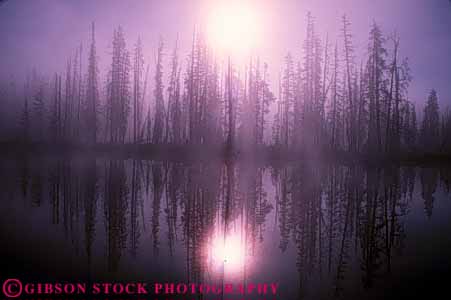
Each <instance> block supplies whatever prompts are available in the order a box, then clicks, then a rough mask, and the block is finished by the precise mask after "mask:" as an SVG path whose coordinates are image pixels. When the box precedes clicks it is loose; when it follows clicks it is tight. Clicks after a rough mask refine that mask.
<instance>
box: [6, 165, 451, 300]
mask: <svg viewBox="0 0 451 300" xmlns="http://www.w3.org/2000/svg"><path fill="white" fill-rule="evenodd" d="M0 176H1V178H2V185H1V187H0V199H1V204H0V214H1V218H0V224H1V241H2V247H1V248H2V250H1V263H2V265H3V267H1V268H0V270H1V277H2V278H10V277H18V278H21V279H23V280H39V281H43V280H44V281H45V280H47V281H57V280H65V281H70V282H80V281H90V282H91V281H112V280H117V281H146V282H162V283H164V282H179V283H183V282H185V283H208V284H211V285H216V286H224V284H227V283H231V284H234V285H238V284H243V285H247V284H252V283H268V284H269V283H277V284H278V290H277V294H276V295H275V296H274V295H257V294H255V293H254V294H252V295H247V296H245V297H244V296H243V297H242V296H240V297H238V296H237V297H236V298H233V297H231V296H228V297H226V296H223V297H224V298H229V299H244V298H245V299H281V300H284V299H334V298H340V299H383V298H384V299H387V298H391V297H393V298H397V299H407V298H408V299H413V298H416V297H418V298H419V297H428V296H430V295H431V293H432V292H434V291H437V290H439V289H444V290H446V288H447V286H446V284H447V280H448V279H450V278H451V276H450V270H451V195H450V187H451V168H448V167H446V166H430V167H428V166H402V167H400V166H388V167H375V166H373V167H364V166H357V165H355V166H343V165H339V164H325V163H324V164H323V163H319V162H312V161H307V162H299V163H292V164H289V165H280V166H269V165H268V166H263V165H252V164H246V163H243V162H235V163H232V162H228V163H221V162H217V163H195V162H191V163H180V162H177V163H174V162H154V161H137V160H131V159H129V160H111V159H107V158H97V159H95V158H83V157H64V158H63V157H60V158H39V159H36V158H30V157H29V158H23V159H3V160H2V161H1V168H0ZM197 296H198V295H197ZM195 297H196V296H192V297H190V299H194V298H195ZM173 298H175V297H173ZM204 298H205V299H217V298H218V297H217V296H213V295H205V297H204Z"/></svg>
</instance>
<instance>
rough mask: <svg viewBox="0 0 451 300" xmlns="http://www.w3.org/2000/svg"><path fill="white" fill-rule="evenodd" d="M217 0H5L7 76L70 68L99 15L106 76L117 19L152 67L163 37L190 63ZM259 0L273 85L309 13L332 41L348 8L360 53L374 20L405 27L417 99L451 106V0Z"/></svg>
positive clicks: (2, 74)
mask: <svg viewBox="0 0 451 300" xmlns="http://www.w3.org/2000/svg"><path fill="white" fill-rule="evenodd" d="M212 2H213V3H214V1H207V0H201V1H195V0H178V1H176V0H165V1H157V0H149V1H112V0H109V1H106V0H78V1H69V0H67V1H65V0H33V1H29V0H8V1H6V2H5V3H3V4H1V5H0V37H1V39H0V49H1V50H0V53H1V55H0V66H1V68H0V78H2V79H5V78H8V77H9V76H11V75H12V76H14V77H15V78H19V79H21V78H23V76H24V74H25V73H26V72H27V70H30V69H31V68H32V67H36V68H37V69H38V70H42V71H43V72H44V73H49V74H52V73H53V72H61V71H63V70H64V67H65V63H66V61H67V58H68V54H69V53H74V49H75V47H76V46H77V45H79V44H80V42H83V44H84V48H85V49H86V46H87V45H88V41H89V30H90V22H91V21H95V22H96V30H97V44H98V48H97V49H98V55H99V57H100V59H101V61H100V66H101V70H100V71H101V76H102V80H103V78H104V75H105V68H106V65H107V64H108V63H109V61H110V56H109V53H110V49H109V48H108V47H109V44H110V41H111V37H112V33H113V29H114V27H116V26H117V25H122V26H123V28H124V31H125V34H126V38H127V43H128V46H129V48H131V47H132V46H133V44H134V43H135V41H136V39H137V37H138V36H140V37H141V39H142V40H143V43H144V46H145V59H146V63H147V62H150V63H151V66H152V65H153V63H154V54H155V48H156V44H157V41H158V37H159V35H161V36H163V38H164V40H165V41H166V45H167V47H169V49H166V53H167V56H168V55H169V53H170V51H172V46H173V44H174V41H175V39H176V36H177V34H178V35H179V40H180V43H181V47H182V58H183V60H184V61H185V58H186V55H187V54H188V51H186V49H188V47H189V45H190V40H191V35H192V30H193V28H194V26H195V24H199V23H200V22H201V20H202V19H203V18H204V11H205V8H206V7H207V5H206V3H208V4H209V5H214V4H212ZM254 2H255V3H254V5H256V7H258V11H259V14H260V19H261V20H262V26H261V27H262V28H261V30H262V32H263V34H264V38H263V40H262V42H261V44H260V45H259V50H258V52H257V54H258V55H260V57H261V58H262V59H263V60H264V61H266V62H268V64H269V70H270V73H271V80H272V81H273V85H275V84H274V83H275V81H276V80H277V76H278V73H279V71H280V69H281V67H282V65H281V64H282V61H283V57H284V56H285V54H286V53H287V51H290V52H291V53H292V54H293V55H294V56H295V57H297V58H299V57H300V55H301V51H302V41H303V40H304V31H305V22H306V18H305V15H306V13H307V11H311V12H312V14H313V16H314V17H315V19H316V23H317V28H318V31H319V33H320V34H321V35H322V36H323V37H325V35H326V32H328V33H329V36H330V38H332V39H335V38H336V37H337V34H338V33H339V28H340V27H339V26H340V17H341V15H342V14H343V13H346V14H347V15H348V16H349V17H350V20H351V22H352V32H353V35H354V37H355V39H354V43H355V45H356V49H357V53H358V54H364V53H365V51H366V46H367V38H368V32H369V26H370V25H371V23H372V22H373V20H375V21H376V22H378V23H379V24H380V25H381V26H382V28H383V30H384V32H385V33H392V32H394V31H395V30H396V31H397V32H398V34H399V36H400V37H401V49H400V50H401V55H402V56H407V57H408V58H409V60H410V66H411V70H412V74H413V82H412V84H411V88H410V98H411V100H413V101H414V102H416V103H423V102H424V100H425V99H426V96H427V94H428V91H429V90H430V89H431V88H435V89H436V90H437V91H438V94H439V98H440V104H441V105H442V106H445V105H448V104H451V59H450V53H451V3H450V2H449V1H448V0H378V1H375V0H293V1H289V0H284V1H276V0H260V1H254ZM390 46H391V45H388V47H390ZM84 54H86V52H85V53H84ZM167 56H166V57H167ZM85 63H86V60H85ZM274 92H275V93H276V94H277V91H274Z"/></svg>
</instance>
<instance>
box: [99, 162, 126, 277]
mask: <svg viewBox="0 0 451 300" xmlns="http://www.w3.org/2000/svg"><path fill="white" fill-rule="evenodd" d="M128 196H129V188H128V186H127V174H126V171H125V163H124V161H121V160H111V161H110V162H109V163H107V164H105V191H104V205H105V206H104V214H105V219H106V234H107V257H108V269H109V270H116V269H117V268H118V265H119V260H120V258H121V255H122V250H123V249H124V248H125V246H126V241H127V231H126V228H127V227H126V214H127V209H128Z"/></svg>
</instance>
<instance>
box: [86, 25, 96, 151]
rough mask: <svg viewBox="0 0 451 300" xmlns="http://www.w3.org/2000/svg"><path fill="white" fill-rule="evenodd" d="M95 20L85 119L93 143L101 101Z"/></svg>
mask: <svg viewBox="0 0 451 300" xmlns="http://www.w3.org/2000/svg"><path fill="white" fill-rule="evenodd" d="M94 26H95V25H94V22H93V23H92V27H91V47H90V50H89V58H88V75H87V81H86V104H85V121H86V126H87V129H89V130H87V135H88V136H87V141H88V142H89V143H91V144H95V143H96V142H97V132H98V130H99V128H98V120H97V109H98V103H99V87H98V72H99V71H98V67H97V54H96V53H97V52H96V41H95V27H94Z"/></svg>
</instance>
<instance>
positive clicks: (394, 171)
mask: <svg viewBox="0 0 451 300" xmlns="http://www.w3.org/2000/svg"><path fill="white" fill-rule="evenodd" d="M273 180H274V181H275V184H276V186H275V188H276V201H277V215H278V220H279V228H280V234H281V244H280V245H281V249H282V251H284V250H285V249H286V248H287V247H288V245H289V243H290V239H291V240H292V242H293V243H294V244H295V245H296V247H297V250H298V261H297V267H298V271H299V274H300V283H299V284H300V293H301V294H300V296H301V297H302V296H303V295H304V293H306V292H307V291H304V287H305V288H307V289H308V287H309V286H310V285H311V283H312V282H314V281H315V280H318V281H320V282H321V281H325V282H334V284H333V286H334V290H333V292H334V294H335V295H340V294H342V293H343V292H344V286H343V282H344V279H345V277H346V274H347V273H348V272H351V271H352V270H351V268H352V266H351V265H354V264H355V263H357V262H359V261H360V269H361V271H362V280H363V285H364V287H366V288H369V287H371V286H372V285H373V281H374V279H375V278H377V277H378V276H381V275H383V274H385V273H387V272H390V271H391V264H392V257H393V255H394V254H395V253H399V251H401V250H402V247H403V240H404V238H405V230H404V224H403V221H402V217H403V216H404V215H406V213H407V212H408V207H409V204H410V202H411V199H412V194H413V187H414V180H415V172H414V169H412V168H405V169H403V170H402V171H401V170H400V169H399V168H398V167H392V168H385V169H381V168H369V169H364V168H362V167H358V166H352V167H343V166H337V165H331V166H328V167H327V168H322V167H320V166H316V167H314V168H313V167H309V165H308V164H298V165H296V166H293V167H289V168H285V169H283V170H279V171H277V172H273ZM395 251H397V252H395ZM324 271H326V273H324ZM307 282H309V284H307Z"/></svg>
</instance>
